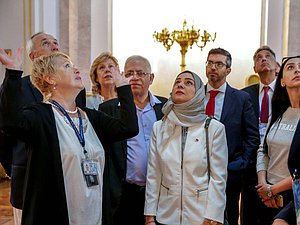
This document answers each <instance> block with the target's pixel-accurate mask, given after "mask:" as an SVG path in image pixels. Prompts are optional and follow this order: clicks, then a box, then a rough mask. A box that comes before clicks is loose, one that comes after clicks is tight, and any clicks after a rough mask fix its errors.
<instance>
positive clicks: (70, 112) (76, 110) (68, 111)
mask: <svg viewBox="0 0 300 225" xmlns="http://www.w3.org/2000/svg"><path fill="white" fill-rule="evenodd" d="M65 111H66V112H67V113H69V114H75V113H77V112H78V108H77V107H76V109H75V110H73V111H71V110H67V109H65Z"/></svg>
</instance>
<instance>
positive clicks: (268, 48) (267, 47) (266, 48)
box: [253, 45, 276, 61]
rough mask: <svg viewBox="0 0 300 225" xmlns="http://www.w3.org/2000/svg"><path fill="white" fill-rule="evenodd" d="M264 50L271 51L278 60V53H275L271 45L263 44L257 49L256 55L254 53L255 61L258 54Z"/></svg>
mask: <svg viewBox="0 0 300 225" xmlns="http://www.w3.org/2000/svg"><path fill="white" fill-rule="evenodd" d="M263 50H266V51H268V52H270V53H271V54H272V55H273V57H274V59H275V60H276V54H275V52H274V51H273V50H272V49H271V48H270V47H269V46H267V45H263V46H261V47H260V48H258V49H257V50H256V51H255V53H254V55H253V61H255V59H256V56H257V54H258V53H259V52H260V51H263Z"/></svg>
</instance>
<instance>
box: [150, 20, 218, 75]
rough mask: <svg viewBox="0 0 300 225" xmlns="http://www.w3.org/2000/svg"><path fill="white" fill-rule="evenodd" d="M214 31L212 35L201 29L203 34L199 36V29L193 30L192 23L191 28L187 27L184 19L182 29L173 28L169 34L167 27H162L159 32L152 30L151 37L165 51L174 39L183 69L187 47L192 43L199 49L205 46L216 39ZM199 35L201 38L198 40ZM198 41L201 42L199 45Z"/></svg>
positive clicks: (182, 68)
mask: <svg viewBox="0 0 300 225" xmlns="http://www.w3.org/2000/svg"><path fill="white" fill-rule="evenodd" d="M216 35H217V34H216V33H214V34H213V35H211V34H209V33H208V32H207V31H206V30H204V31H203V35H202V36H200V29H198V30H195V29H194V25H193V26H192V29H189V27H188V26H187V24H186V20H184V22H183V27H182V30H174V31H172V33H171V34H170V32H169V30H168V29H167V28H164V29H162V31H161V33H159V32H156V31H154V34H153V37H154V39H155V40H156V41H158V42H161V43H162V44H163V46H164V47H165V48H166V50H167V51H169V50H170V48H171V46H172V45H173V43H174V41H175V42H177V43H178V44H179V45H180V47H181V49H180V53H181V65H180V66H181V71H184V70H185V66H186V64H185V55H186V53H187V51H188V47H190V49H191V48H192V46H193V44H194V43H196V45H197V46H198V47H199V48H200V49H201V51H202V49H203V48H204V47H205V46H206V43H207V42H210V41H213V42H214V41H215V39H216ZM200 37H201V40H199V39H200ZM199 42H202V43H203V44H202V45H201V44H200V43H199Z"/></svg>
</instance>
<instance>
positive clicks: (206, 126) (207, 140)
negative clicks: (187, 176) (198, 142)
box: [204, 116, 230, 225]
mask: <svg viewBox="0 0 300 225" xmlns="http://www.w3.org/2000/svg"><path fill="white" fill-rule="evenodd" d="M212 119H213V117H211V116H209V117H207V119H206V121H205V125H204V129H205V136H206V158H207V176H208V183H209V181H210V160H209V138H208V127H209V124H210V121H211V120H212ZM224 217H225V218H224V223H223V225H230V224H229V222H228V221H227V219H226V211H225V216H224Z"/></svg>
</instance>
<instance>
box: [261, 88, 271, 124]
mask: <svg viewBox="0 0 300 225" xmlns="http://www.w3.org/2000/svg"><path fill="white" fill-rule="evenodd" d="M263 90H264V96H263V98H262V102H261V109H260V122H261V123H268V119H269V95H268V91H269V86H264V88H263Z"/></svg>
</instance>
